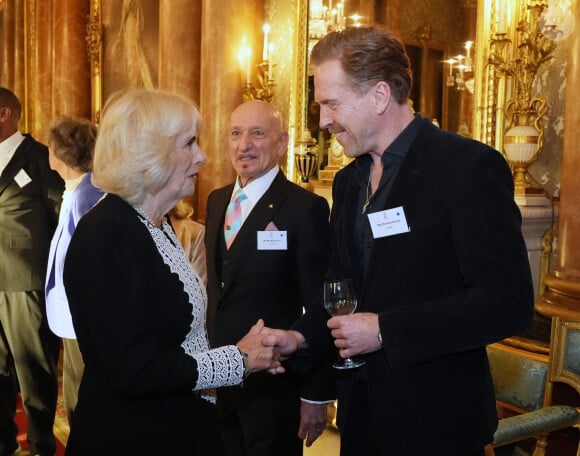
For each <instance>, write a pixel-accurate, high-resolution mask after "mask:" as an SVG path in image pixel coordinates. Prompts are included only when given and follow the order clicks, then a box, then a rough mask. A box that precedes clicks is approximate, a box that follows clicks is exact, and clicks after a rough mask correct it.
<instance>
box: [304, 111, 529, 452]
mask: <svg viewBox="0 0 580 456" xmlns="http://www.w3.org/2000/svg"><path fill="white" fill-rule="evenodd" d="M358 172H359V171H358V165H357V163H356V161H355V162H353V163H351V164H350V165H349V166H347V167H346V168H345V169H343V170H341V171H340V172H339V173H338V174H337V176H336V178H335V181H334V187H333V208H332V214H331V228H330V229H331V246H332V252H333V253H332V257H331V267H330V275H340V276H351V277H352V278H353V279H354V280H355V283H356V285H357V288H358V290H359V293H360V296H361V300H360V305H359V307H358V309H357V312H375V313H378V314H379V324H380V329H381V334H382V338H383V349H382V350H379V351H376V352H374V353H371V354H369V355H366V356H364V358H365V359H366V366H365V367H364V368H363V369H361V370H360V371H357V372H356V373H353V374H351V375H348V374H347V375H346V376H345V377H346V378H344V379H342V380H340V381H339V384H338V414H339V416H338V424H339V428H340V429H341V434H343V435H346V436H347V438H349V437H352V438H353V439H354V440H356V435H357V432H359V431H360V429H359V426H366V425H367V424H366V422H362V423H361V422H360V421H359V422H355V420H349V417H351V416H356V408H357V403H356V401H353V402H352V403H351V401H350V397H351V395H352V394H353V393H354V392H355V388H357V386H356V385H357V383H356V382H353V376H354V375H362V376H364V375H365V374H366V377H367V378H368V383H366V384H365V383H364V382H363V383H362V385H365V386H364V388H365V389H366V391H365V392H361V391H360V390H359V391H358V393H359V394H368V398H369V402H370V419H371V423H372V428H373V429H374V430H375V431H376V432H374V440H375V444H376V448H378V453H377V454H389V455H391V454H392V455H411V456H414V455H426V454H429V455H452V454H453V455H455V454H457V455H460V454H461V455H468V454H474V453H475V452H476V451H477V450H478V449H482V448H483V446H484V445H485V444H486V443H489V442H490V441H491V440H492V435H493V433H494V431H495V429H496V426H497V415H496V409H495V400H494V399H495V398H494V392H493V385H492V380H491V376H490V372H489V365H488V360H487V355H486V350H485V346H486V344H489V343H492V342H494V341H497V340H500V339H503V338H505V337H508V336H511V335H513V334H515V333H517V332H519V331H521V330H523V329H524V328H525V327H527V325H529V324H530V323H531V318H532V313H533V287H532V279H531V275H530V268H529V263H528V257H527V251H526V246H525V243H524V240H523V238H522V235H521V215H520V212H519V209H518V207H517V206H516V204H515V203H514V199H513V178H512V175H511V173H510V170H509V168H508V166H507V164H506V161H505V160H504V158H503V157H502V156H501V155H500V154H499V153H498V152H497V151H494V150H492V149H490V148H489V147H487V146H486V145H484V144H482V143H479V142H476V141H472V140H469V139H465V138H461V137H459V136H457V135H454V134H452V133H449V132H445V131H443V130H440V129H438V128H436V127H434V126H433V125H432V124H431V123H430V122H429V121H427V120H425V121H424V122H423V125H422V126H421V128H420V131H419V133H418V135H417V137H416V139H415V140H414V142H413V143H412V144H411V146H410V149H409V150H408V152H407V156H406V158H405V159H404V162H403V164H402V167H401V169H400V171H399V173H398V175H397V176H396V180H395V181H394V183H393V186H392V189H391V191H390V193H389V195H388V197H387V200H386V203H385V206H384V209H390V208H396V207H399V206H402V207H403V209H404V211H405V215H406V218H407V222H408V225H409V226H410V232H407V233H403V234H398V235H394V236H388V237H383V238H380V239H375V240H374V244H373V248H372V254H371V257H370V262H369V267H368V273H367V276H366V277H361V276H360V272H359V271H360V268H359V267H358V265H357V261H358V259H357V257H356V255H355V247H354V242H355V237H354V221H355V218H356V216H357V213H358V214H360V210H361V207H360V206H359V205H358V194H359V190H358V187H357V184H356V180H357V177H358ZM357 211H358V212H357ZM297 329H300V328H299V327H298V328H297ZM321 329H322V328H321ZM302 330H303V331H304V334H305V335H306V337H307V340H309V339H310V338H311V337H315V336H316V334H315V333H314V334H312V329H311V327H309V326H304V327H303V328H302ZM358 385H359V386H358V388H361V386H360V385H361V383H358ZM367 388H368V389H367ZM458 450H459V452H458ZM461 451H464V452H463V453H462V452H461ZM469 451H471V453H470V452H469Z"/></svg>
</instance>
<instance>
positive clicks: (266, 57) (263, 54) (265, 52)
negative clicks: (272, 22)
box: [262, 24, 270, 61]
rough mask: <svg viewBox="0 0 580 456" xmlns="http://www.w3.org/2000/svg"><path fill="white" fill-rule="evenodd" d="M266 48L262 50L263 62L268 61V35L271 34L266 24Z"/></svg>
mask: <svg viewBox="0 0 580 456" xmlns="http://www.w3.org/2000/svg"><path fill="white" fill-rule="evenodd" d="M262 30H264V48H263V50H262V60H264V61H265V60H268V49H269V48H268V33H269V32H270V26H269V25H268V24H264V27H263V29H262Z"/></svg>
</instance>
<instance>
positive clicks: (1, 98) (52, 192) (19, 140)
mask: <svg viewBox="0 0 580 456" xmlns="http://www.w3.org/2000/svg"><path fill="white" fill-rule="evenodd" d="M21 110H22V108H21V105H20V102H19V100H18V98H17V97H16V96H15V95H14V94H13V93H12V92H11V91H10V90H8V89H6V88H3V87H0V173H1V174H0V456H5V455H12V454H19V446H18V444H17V442H16V435H17V428H16V424H15V423H14V415H15V412H16V397H17V393H18V387H19V386H20V392H21V395H22V402H23V405H24V410H25V412H26V416H27V418H28V442H29V444H30V454H31V455H41V456H45V455H53V454H54V452H55V449H56V444H55V440H54V435H53V431H52V427H53V424H54V415H55V410H56V399H57V392H58V379H57V361H58V354H59V340H58V338H57V337H56V336H55V335H54V334H52V332H51V331H50V330H49V328H48V324H47V319H46V308H45V303H44V278H45V274H46V264H47V259H48V250H49V247H50V240H51V237H52V234H53V232H54V229H55V227H56V225H57V220H58V215H57V207H58V205H59V203H60V199H61V196H62V192H63V190H64V183H63V181H62V179H61V178H60V177H59V175H58V174H57V173H56V172H54V171H52V170H51V169H50V167H49V164H48V149H47V148H46V146H45V145H43V144H41V143H39V142H37V141H35V140H34V139H33V138H32V137H31V136H29V135H22V134H21V133H20V132H19V131H18V121H19V119H20V115H21Z"/></svg>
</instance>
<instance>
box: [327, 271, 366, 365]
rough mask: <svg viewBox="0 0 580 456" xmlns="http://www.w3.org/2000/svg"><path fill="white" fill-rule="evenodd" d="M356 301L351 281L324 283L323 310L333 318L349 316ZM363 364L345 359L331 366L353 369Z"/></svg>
mask: <svg viewBox="0 0 580 456" xmlns="http://www.w3.org/2000/svg"><path fill="white" fill-rule="evenodd" d="M356 304H357V299H356V294H355V291H354V286H353V283H352V280H350V279H340V280H330V281H326V282H324V308H325V309H326V311H327V312H328V313H329V314H330V315H332V316H333V317H334V316H337V315H350V314H351V313H353V312H354V311H355V309H356ZM364 363H365V362H364V361H363V360H362V359H356V358H354V359H353V358H345V359H344V360H341V361H338V362H336V363H334V364H333V365H332V367H334V368H335V369H353V368H355V367H360V366H362V365H363V364H364Z"/></svg>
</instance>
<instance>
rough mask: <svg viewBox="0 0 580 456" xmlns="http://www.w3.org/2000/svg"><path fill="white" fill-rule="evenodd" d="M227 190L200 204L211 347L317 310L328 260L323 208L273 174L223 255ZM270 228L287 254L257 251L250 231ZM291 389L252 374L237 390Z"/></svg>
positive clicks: (288, 380)
mask: <svg viewBox="0 0 580 456" xmlns="http://www.w3.org/2000/svg"><path fill="white" fill-rule="evenodd" d="M233 187H234V186H233V184H232V185H228V186H227V187H224V188H221V189H218V190H215V191H214V192H212V193H211V194H210V195H209V198H208V203H207V217H206V238H205V239H206V250H207V265H208V267H207V274H208V287H207V288H208V332H209V335H210V343H211V345H212V346H215V347H217V346H220V345H224V344H235V343H236V342H237V341H238V340H240V339H241V338H242V336H244V334H246V332H247V331H248V330H249V329H250V326H251V325H253V324H254V323H255V322H256V321H257V320H258V319H259V318H263V319H264V321H265V323H266V326H269V327H272V328H284V329H287V328H289V327H290V326H291V325H292V324H293V323H294V321H295V320H296V319H297V318H298V317H300V316H301V315H302V312H303V307H304V308H306V309H307V310H309V309H314V308H316V307H319V308H322V282H323V280H324V275H325V273H326V269H327V266H328V258H329V239H328V214H329V209H328V203H327V202H326V200H325V199H324V198H322V197H320V196H317V195H314V194H313V193H311V192H308V191H306V190H304V189H302V188H300V187H299V186H297V185H295V184H293V183H291V182H289V181H288V180H287V179H286V178H285V176H284V175H283V173H282V172H281V171H280V172H279V173H278V175H277V176H276V178H275V179H274V181H273V182H272V185H271V186H270V188H269V189H268V190H267V191H266V193H265V194H264V195H263V196H262V198H261V199H260V200H259V201H258V202H257V203H256V205H255V206H254V208H253V210H252V212H251V213H250V214H249V216H248V218H247V219H246V220H245V222H244V224H243V225H242V228H241V230H240V232H239V233H238V235H237V237H236V239H235V241H234V242H233V244H232V246H231V248H230V250H229V251H226V249H225V242H224V231H223V225H224V217H225V211H226V207H227V205H228V203H229V201H230V197H231V194H232V190H233ZM270 223H272V224H274V225H275V226H276V227H277V228H278V230H280V231H287V242H288V248H287V250H269V251H268V250H259V249H258V245H257V232H258V231H264V230H265V229H266V226H267V225H268V224H270ZM326 332H327V333H328V331H326ZM296 383H297V381H296V378H294V377H293V376H292V375H278V376H272V375H270V374H268V373H265V372H264V373H258V374H252V375H251V376H250V377H249V378H248V379H247V380H246V381H245V382H244V387H243V389H244V393H245V394H250V395H251V394H256V395H261V396H263V395H266V394H268V393H269V392H272V393H273V392H281V391H298V387H297V386H296ZM305 388H306V387H305ZM324 388H326V389H327V390H328V392H327V393H325V395H326V397H323V398H321V399H332V398H333V396H334V391H333V389H334V386H333V385H324ZM218 394H219V391H218ZM302 394H303V396H304V397H307V398H311V399H313V397H309V396H312V395H314V394H317V393H314V391H313V390H308V389H307V388H306V389H303V390H302ZM296 431H297V429H296V430H294V432H296Z"/></svg>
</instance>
